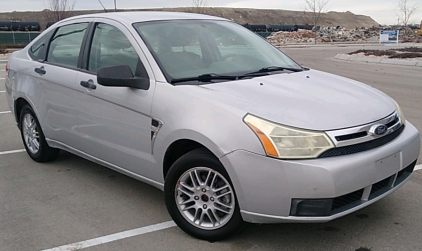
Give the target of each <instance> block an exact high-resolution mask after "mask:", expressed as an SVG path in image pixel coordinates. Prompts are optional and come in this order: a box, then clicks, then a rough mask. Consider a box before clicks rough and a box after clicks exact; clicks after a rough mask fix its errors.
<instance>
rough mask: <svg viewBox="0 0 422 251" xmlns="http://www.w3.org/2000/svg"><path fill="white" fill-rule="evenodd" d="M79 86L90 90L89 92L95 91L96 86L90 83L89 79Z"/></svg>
mask: <svg viewBox="0 0 422 251" xmlns="http://www.w3.org/2000/svg"><path fill="white" fill-rule="evenodd" d="M81 85H82V86H83V87H85V88H88V89H91V90H95V89H97V86H96V85H95V84H94V81H92V79H90V80H88V81H81Z"/></svg>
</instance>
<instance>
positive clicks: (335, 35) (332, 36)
mask: <svg viewBox="0 0 422 251" xmlns="http://www.w3.org/2000/svg"><path fill="white" fill-rule="evenodd" d="M382 29H386V30H390V29H393V28H391V27H371V28H356V29H346V28H344V27H341V26H336V27H331V26H326V27H321V28H320V27H318V26H317V27H316V28H314V30H313V31H307V30H298V31H297V32H284V31H280V32H274V33H272V34H271V36H269V37H267V40H268V41H269V42H270V43H272V44H274V45H276V46H277V45H285V44H303V43H305V44H306V43H308V44H311V43H315V33H316V41H317V42H318V43H320V42H377V41H379V34H380V30H382ZM403 34H404V30H400V36H399V38H400V39H401V40H405V41H407V40H409V39H410V40H412V39H413V38H414V37H415V35H414V33H412V32H409V31H408V32H407V35H406V36H404V35H403Z"/></svg>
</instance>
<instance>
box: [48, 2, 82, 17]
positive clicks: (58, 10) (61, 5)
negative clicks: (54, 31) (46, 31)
mask: <svg viewBox="0 0 422 251" xmlns="http://www.w3.org/2000/svg"><path fill="white" fill-rule="evenodd" d="M75 4H76V0H49V4H48V9H49V10H50V11H49V12H48V20H49V21H53V22H57V21H60V20H62V19H65V18H68V17H70V16H71V15H70V13H71V12H72V11H73V9H74V8H75Z"/></svg>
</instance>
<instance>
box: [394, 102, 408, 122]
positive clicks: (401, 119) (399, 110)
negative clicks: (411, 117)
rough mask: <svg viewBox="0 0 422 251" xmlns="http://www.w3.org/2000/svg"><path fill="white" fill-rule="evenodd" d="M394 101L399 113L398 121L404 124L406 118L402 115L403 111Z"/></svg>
mask: <svg viewBox="0 0 422 251" xmlns="http://www.w3.org/2000/svg"><path fill="white" fill-rule="evenodd" d="M394 103H396V107H397V112H398V113H399V117H400V122H401V124H402V125H405V124H406V118H405V117H404V113H403V111H402V110H401V108H400V106H399V104H397V102H396V101H394Z"/></svg>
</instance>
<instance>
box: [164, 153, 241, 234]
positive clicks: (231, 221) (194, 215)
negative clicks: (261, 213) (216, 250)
mask: <svg viewBox="0 0 422 251" xmlns="http://www.w3.org/2000/svg"><path fill="white" fill-rule="evenodd" d="M164 191H165V198H166V205H167V209H168V211H169V213H170V215H171V217H172V218H173V220H174V221H175V222H176V224H177V225H178V226H179V227H180V228H181V229H182V230H183V231H185V232H186V233H188V234H190V235H192V236H194V237H196V238H200V239H204V240H210V241H216V240H222V239H225V238H227V237H229V236H231V235H233V234H235V233H236V232H237V231H238V230H239V229H240V228H241V227H242V225H243V220H242V217H241V215H240V211H239V206H238V203H237V200H236V194H235V191H234V189H233V185H232V183H231V181H230V178H229V176H228V174H227V172H226V170H225V169H224V167H223V166H222V165H221V163H220V162H219V161H218V159H216V158H215V157H214V156H213V155H212V154H211V153H209V152H208V151H207V150H205V149H196V150H193V151H191V152H189V153H187V154H185V155H183V156H182V157H181V158H180V159H178V160H177V161H176V162H175V163H174V164H173V165H172V167H171V169H170V171H169V172H168V174H167V177H166V182H165V187H164Z"/></svg>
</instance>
